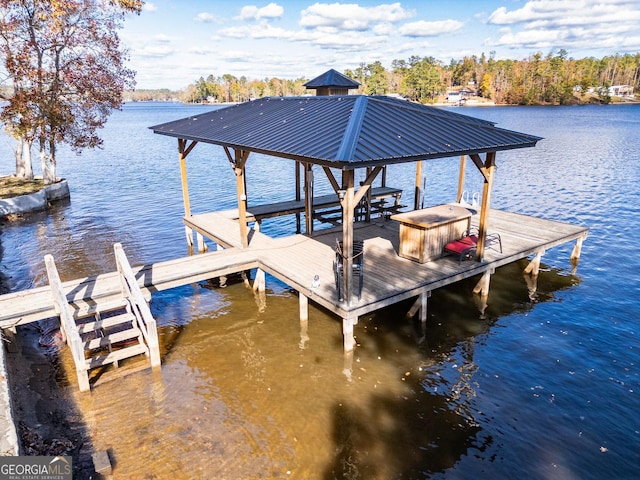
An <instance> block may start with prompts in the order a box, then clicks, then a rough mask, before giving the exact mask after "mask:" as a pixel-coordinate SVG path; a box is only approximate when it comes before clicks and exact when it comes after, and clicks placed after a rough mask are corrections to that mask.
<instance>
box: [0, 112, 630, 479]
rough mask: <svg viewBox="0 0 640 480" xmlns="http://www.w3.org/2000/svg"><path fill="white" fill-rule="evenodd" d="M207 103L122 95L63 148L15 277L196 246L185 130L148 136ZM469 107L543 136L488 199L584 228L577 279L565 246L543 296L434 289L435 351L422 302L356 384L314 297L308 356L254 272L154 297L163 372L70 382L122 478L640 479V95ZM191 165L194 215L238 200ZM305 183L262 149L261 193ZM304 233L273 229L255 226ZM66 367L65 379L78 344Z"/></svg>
mask: <svg viewBox="0 0 640 480" xmlns="http://www.w3.org/2000/svg"><path fill="white" fill-rule="evenodd" d="M206 110H209V108H208V107H203V106H185V105H179V104H128V105H126V106H125V107H124V109H123V111H121V112H116V113H114V114H113V116H112V117H111V119H110V121H109V123H108V125H107V126H106V128H105V129H104V131H103V138H104V140H105V145H104V149H103V150H97V151H87V152H85V153H84V154H83V155H82V156H80V157H78V156H75V155H74V154H71V153H68V152H67V151H66V150H64V149H63V150H62V151H61V152H60V155H59V166H58V173H59V176H61V177H65V178H67V179H68V181H69V184H70V188H71V202H70V203H66V204H60V205H57V206H56V207H55V208H54V209H52V210H50V211H49V212H46V213H40V214H36V215H33V216H32V217H30V218H27V219H21V220H18V221H14V222H11V223H4V224H2V226H1V228H2V232H1V234H0V242H1V247H2V248H3V252H4V254H3V257H2V263H1V264H0V273H2V274H3V275H4V276H6V277H8V280H9V284H10V287H11V289H12V290H21V289H26V288H30V287H33V286H37V285H42V284H45V283H46V275H45V269H44V262H43V259H42V258H43V256H44V255H45V254H46V253H52V254H53V255H54V257H55V259H56V263H57V266H58V269H59V271H60V274H61V277H62V279H63V280H65V279H71V278H78V277H83V276H87V275H92V274H96V273H101V272H106V271H112V270H113V269H114V268H115V262H114V260H113V244H114V243H116V242H120V243H122V244H123V246H124V249H125V251H126V253H127V255H128V257H129V259H130V262H131V263H132V264H133V265H139V264H143V263H151V262H157V261H161V260H168V259H171V258H176V257H180V256H184V255H186V254H187V253H188V250H187V245H186V242H185V239H184V228H183V226H182V222H181V217H182V214H183V210H182V209H183V207H182V195H181V189H180V177H179V168H178V162H177V152H176V150H177V145H176V143H177V142H176V141H175V139H171V138H168V137H163V136H159V135H154V134H153V133H152V132H151V131H150V130H148V128H147V127H148V126H150V125H155V124H158V123H162V122H165V121H169V120H173V119H177V118H182V117H185V116H187V115H190V114H193V113H196V112H202V111H206ZM457 111H459V112H460V113H464V114H468V115H473V116H477V117H480V118H484V119H488V120H492V121H495V122H497V123H498V126H500V127H503V128H507V129H512V130H517V131H522V132H526V133H530V134H534V135H539V136H541V137H544V140H542V141H540V142H539V143H538V145H537V146H536V147H535V148H532V149H524V150H517V151H509V152H503V153H499V154H498V156H497V164H498V170H497V177H496V183H495V189H494V194H493V197H492V206H494V207H496V208H503V209H507V210H512V211H517V212H522V213H527V214H532V215H536V216H540V217H544V218H549V219H553V220H559V221H567V222H570V223H575V224H580V225H585V226H588V227H589V228H590V232H589V237H588V239H587V240H586V241H585V243H584V246H583V250H582V257H581V261H580V265H579V267H578V269H577V271H576V272H575V273H572V272H571V265H570V263H569V255H570V253H571V248H572V247H573V242H571V243H570V244H566V245H563V246H560V247H557V248H554V249H551V250H549V251H548V252H547V253H546V255H545V256H544V257H543V266H542V270H541V273H540V277H539V280H538V289H537V292H536V293H535V294H530V292H529V290H528V289H527V284H526V282H525V279H524V278H523V276H522V273H521V271H522V269H523V267H524V266H525V264H514V265H511V266H508V267H504V268H502V269H499V270H498V271H497V272H496V274H495V275H494V276H493V277H492V281H491V291H490V295H489V306H488V308H487V310H486V311H485V315H480V313H479V311H478V309H477V308H476V305H475V304H474V301H473V297H472V295H471V289H472V288H473V285H474V282H473V281H470V282H463V283H460V284H458V285H455V286H453V287H451V288H446V289H441V290H438V291H435V292H434V293H433V296H432V298H431V299H430V304H429V306H430V310H429V318H428V330H427V339H426V341H425V342H424V343H422V344H418V343H417V342H416V336H415V325H413V324H412V323H411V322H410V321H409V320H407V319H406V317H405V313H406V311H407V309H408V308H409V306H410V303H409V304H406V303H405V304H400V305H397V306H395V307H393V308H388V309H386V310H384V311H380V312H378V313H376V314H375V315H370V316H367V317H365V318H361V319H360V322H359V324H358V325H357V326H356V339H357V341H358V344H359V345H358V347H357V349H356V351H355V354H354V357H353V363H352V364H351V365H346V367H347V368H350V371H348V372H346V374H345V372H344V370H345V363H344V359H343V354H342V333H341V322H340V319H338V318H336V317H333V316H331V315H329V314H328V313H327V312H326V311H324V310H322V309H319V308H316V307H315V306H313V304H312V305H311V310H310V322H309V331H308V334H309V337H310V339H309V341H308V342H306V344H305V345H304V347H305V348H301V345H300V343H301V332H300V325H299V321H298V301H297V297H296V295H295V294H294V292H291V291H290V290H289V289H288V288H287V287H286V286H285V285H283V284H281V283H279V282H277V281H276V280H274V279H272V278H267V294H268V298H267V308H266V310H264V311H263V312H260V311H259V309H258V307H257V305H256V303H255V299H254V297H253V295H252V292H251V291H250V290H248V289H246V288H245V287H244V286H243V285H242V283H232V284H230V285H229V286H227V287H226V288H224V289H221V288H215V287H213V286H212V285H209V284H207V283H206V282H203V283H200V284H194V285H189V286H186V287H181V288H177V289H173V290H170V291H166V292H162V293H159V294H154V296H153V300H152V303H151V306H152V311H153V313H154V315H155V316H156V318H157V320H158V323H159V325H160V334H161V345H162V354H163V358H162V368H161V370H160V371H156V372H151V371H145V372H140V373H137V374H133V375H130V376H127V377H125V378H123V379H121V380H118V381H117V382H116V383H111V384H104V385H101V386H98V387H97V388H95V389H94V390H93V391H92V392H91V393H90V394H80V393H78V392H76V388H75V378H74V376H73V374H72V373H70V374H69V375H70V381H66V380H65V378H64V377H63V378H61V379H60V381H61V383H62V384H63V385H67V387H66V388H69V389H70V390H71V391H72V392H73V396H74V399H75V402H76V408H77V409H78V411H79V412H80V414H81V417H80V419H81V421H82V422H84V424H85V427H86V429H87V431H88V432H89V434H90V435H91V443H92V445H93V448H94V449H96V450H110V452H111V456H112V459H113V460H114V464H115V466H114V474H115V478H158V479H161V478H173V479H178V478H180V479H181V478H207V479H209V478H221V479H248V478H296V479H298V478H310V479H316V478H317V479H333V478H336V479H343V478H344V479H395V478H398V479H399V478H404V479H419V478H447V479H463V478H465V479H466V478H491V479H493V478H545V479H589V478H593V479H602V478H616V479H622V478H637V474H638V468H639V465H640V420H639V418H640V417H639V416H638V407H639V405H640V398H639V394H640V377H639V374H638V361H639V358H638V354H639V349H640V338H639V334H640V322H639V320H638V319H639V317H640V275H639V273H638V272H639V271H640V254H639V251H638V242H637V241H636V240H635V239H637V236H638V230H640V220H639V219H640V183H639V182H638V179H640V142H639V141H638V135H639V134H640V106H632V105H627V106H625V105H622V106H584V107H505V108H502V107H496V108H460V109H458V110H457ZM11 147H12V142H11V141H10V140H8V139H6V137H4V136H3V137H0V172H2V173H11V172H12V171H13V168H14V163H13V156H12V153H11ZM188 164H189V179H190V189H191V198H192V202H191V203H192V209H193V212H194V213H200V212H203V211H207V210H211V209H220V208H225V207H232V206H233V199H234V191H235V184H234V177H233V175H232V172H231V169H230V168H229V165H228V162H227V160H226V158H225V156H224V153H223V152H222V149H221V148H219V147H214V146H206V145H198V147H196V149H195V150H194V151H193V153H192V154H191V155H190V156H189V159H188ZM457 169H458V160H457V159H448V160H447V159H444V160H436V161H429V162H426V163H425V169H424V171H425V174H426V186H427V188H426V190H427V193H426V195H425V199H424V201H425V205H428V204H437V203H442V202H446V201H451V200H452V199H454V197H455V192H456V185H457ZM474 170H475V169H473V168H472V167H469V168H468V169H467V172H468V180H467V186H468V188H469V189H470V190H471V191H473V190H479V189H480V185H481V184H480V179H479V178H477V177H479V175H478V174H477V172H474ZM283 172H286V173H287V175H288V178H287V176H286V175H283ZM474 173H476V174H475V175H474ZM292 175H293V166H292V164H291V162H287V161H281V160H274V159H270V158H266V157H261V156H259V155H255V156H252V157H250V159H249V163H248V189H249V194H250V195H251V193H252V191H253V192H255V191H257V190H259V191H260V194H261V195H264V196H265V198H266V197H267V196H273V197H272V198H278V199H288V198H292V195H293V191H294V189H293V185H292V183H291V179H292V178H293V177H292ZM321 176H322V175H321V174H320V173H318V175H317V178H318V179H319V177H321ZM387 183H388V185H391V186H396V187H401V188H403V189H404V191H405V194H404V196H403V200H404V203H406V204H408V205H412V204H413V198H412V195H413V183H414V170H413V168H412V167H407V166H394V167H390V168H389V173H388V182H387ZM258 186H259V188H258ZM322 188H323V187H322V186H321V187H320V189H322ZM257 200H258V199H257ZM293 225H294V222H293V220H291V219H288V220H287V219H285V220H276V219H273V220H270V221H265V224H264V229H263V231H264V232H266V233H268V234H272V235H284V234H287V233H290V232H291V230H292V229H293ZM60 357H61V361H62V364H63V365H65V366H66V367H67V370H68V371H69V372H71V371H72V370H70V369H72V365H71V359H70V356H69V353H68V351H67V350H63V351H62V352H61V354H60ZM63 388H64V387H63Z"/></svg>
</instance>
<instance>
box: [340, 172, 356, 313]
mask: <svg viewBox="0 0 640 480" xmlns="http://www.w3.org/2000/svg"><path fill="white" fill-rule="evenodd" d="M354 178H355V174H354V171H353V170H343V172H342V188H343V191H344V198H341V199H340V203H341V204H342V218H343V222H342V254H343V256H344V258H343V260H342V280H343V291H344V299H345V300H346V301H347V304H348V305H351V297H352V295H351V293H352V289H351V278H352V277H353V211H354V207H355V205H354V181H355V180H354Z"/></svg>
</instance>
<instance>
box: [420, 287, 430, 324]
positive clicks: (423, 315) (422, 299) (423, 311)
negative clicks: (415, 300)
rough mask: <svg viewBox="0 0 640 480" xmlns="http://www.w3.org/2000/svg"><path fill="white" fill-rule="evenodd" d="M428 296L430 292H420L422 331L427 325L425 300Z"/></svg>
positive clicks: (426, 300)
mask: <svg viewBox="0 0 640 480" xmlns="http://www.w3.org/2000/svg"><path fill="white" fill-rule="evenodd" d="M430 296H431V292H422V293H421V294H420V323H421V324H422V331H423V333H424V332H425V330H426V327H427V302H428V300H429V297H430Z"/></svg>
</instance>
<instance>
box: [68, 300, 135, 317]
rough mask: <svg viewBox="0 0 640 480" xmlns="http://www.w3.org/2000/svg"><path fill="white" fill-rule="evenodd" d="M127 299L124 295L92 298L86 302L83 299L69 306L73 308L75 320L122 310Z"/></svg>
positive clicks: (126, 303)
mask: <svg viewBox="0 0 640 480" xmlns="http://www.w3.org/2000/svg"><path fill="white" fill-rule="evenodd" d="M128 303H129V302H128V301H127V299H126V298H124V297H109V298H106V299H94V300H92V303H91V304H89V303H86V302H85V301H78V302H77V303H75V304H71V308H72V309H73V310H74V312H73V316H74V318H76V320H78V319H81V318H86V317H92V316H94V315H95V314H96V313H98V312H100V313H104V312H112V311H114V310H122V309H123V308H125V307H126V306H127V305H128Z"/></svg>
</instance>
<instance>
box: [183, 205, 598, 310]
mask: <svg viewBox="0 0 640 480" xmlns="http://www.w3.org/2000/svg"><path fill="white" fill-rule="evenodd" d="M223 218H224V217H223V216H222V215H221V214H220V213H207V214H201V215H195V216H192V217H190V218H189V219H185V223H186V224H187V225H189V226H192V227H193V228H195V229H196V230H197V231H198V232H200V233H201V234H202V235H204V236H205V237H207V238H209V239H211V240H213V241H216V242H221V243H222V244H223V245H224V244H226V245H231V244H236V245H239V242H240V239H239V233H238V228H237V224H236V227H235V228H229V227H230V224H229V223H227V222H229V219H224V220H226V221H222V219H223ZM471 224H472V226H476V227H477V226H478V216H477V215H473V217H472V221H471ZM587 231H588V229H587V228H586V227H582V226H575V225H570V224H566V223H561V222H555V221H550V220H544V219H540V218H535V217H530V216H526V215H521V214H517V213H510V212H504V211H500V210H491V213H490V224H489V232H490V233H499V234H500V236H501V238H502V245H503V251H502V253H500V252H499V250H498V249H493V248H488V249H487V250H486V252H485V261H484V262H482V263H478V262H476V261H472V260H469V261H463V262H458V260H457V259H456V258H455V257H443V258H439V259H436V260H434V261H431V262H427V263H424V264H420V263H417V262H414V261H411V260H407V259H404V258H401V257H399V256H398V250H399V224H398V222H395V221H392V220H384V219H377V220H374V221H372V222H370V223H364V222H363V223H357V224H356V225H355V226H354V238H355V239H356V240H364V245H365V247H364V250H365V253H364V265H365V267H364V271H365V275H364V286H363V291H362V295H361V299H360V300H358V299H357V298H354V299H353V300H352V303H351V304H350V305H349V304H347V303H346V302H339V301H338V296H337V290H336V287H335V280H334V273H333V260H334V258H335V245H336V241H337V240H338V239H339V238H340V237H341V235H342V229H341V227H336V228H332V229H326V230H321V231H318V232H316V233H315V234H314V235H313V236H312V237H307V236H304V235H293V236H289V237H284V238H269V237H265V236H264V235H260V234H258V235H257V236H256V239H255V240H251V241H250V243H249V248H248V250H253V249H257V250H259V252H258V263H259V266H260V268H261V269H263V270H264V271H266V272H267V273H269V274H271V275H273V276H274V277H276V278H277V279H279V280H281V281H282V282H284V283H286V284H287V285H289V286H291V287H292V288H294V289H296V290H297V291H298V292H300V293H302V294H303V295H306V296H307V297H309V299H310V300H312V301H314V302H316V303H318V304H320V305H322V306H323V307H325V308H327V309H328V310H330V311H332V312H334V313H335V314H336V315H339V316H340V317H342V318H346V317H351V318H353V317H358V316H361V315H364V314H366V313H369V312H372V311H375V310H378V309H380V308H382V307H385V306H388V305H392V304H394V303H397V302H400V301H402V300H405V299H408V298H411V297H415V296H417V295H419V294H420V293H423V292H425V291H431V290H435V289H437V288H440V287H443V286H445V285H449V284H451V283H455V282H458V281H460V280H462V279H465V278H468V277H472V276H474V275H478V274H481V273H484V272H485V271H487V270H489V271H492V270H493V269H495V268H498V267H500V266H503V265H506V264H509V263H512V262H515V261H517V260H520V259H522V258H527V257H529V256H530V255H533V254H535V253H544V251H545V250H546V249H549V248H552V247H554V246H557V245H561V244H563V243H567V242H570V241H572V240H577V239H579V238H583V237H585V236H586V234H587ZM254 235H255V234H254ZM315 275H318V277H319V278H320V285H319V286H318V287H317V288H314V289H313V290H312V289H311V285H312V283H313V279H314V276H315Z"/></svg>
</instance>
